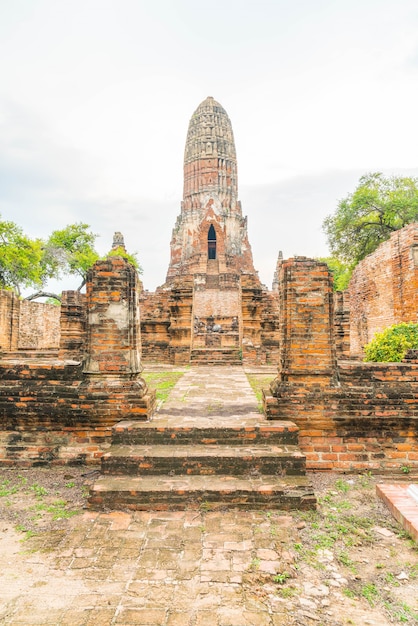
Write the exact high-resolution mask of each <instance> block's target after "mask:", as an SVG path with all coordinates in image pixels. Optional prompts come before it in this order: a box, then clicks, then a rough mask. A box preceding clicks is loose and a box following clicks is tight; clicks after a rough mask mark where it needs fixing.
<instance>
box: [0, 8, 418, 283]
mask: <svg viewBox="0 0 418 626" xmlns="http://www.w3.org/2000/svg"><path fill="white" fill-rule="evenodd" d="M0 59H1V62H0V213H1V216H2V218H3V219H7V220H13V221H14V222H16V223H17V224H18V225H19V226H21V227H22V228H23V230H24V232H25V233H26V234H27V235H29V236H31V237H45V238H46V237H48V235H49V234H50V233H51V232H52V231H53V230H56V229H61V228H64V227H65V226H66V225H68V224H71V223H74V222H80V221H82V222H85V223H87V224H89V225H90V227H91V229H92V231H93V232H94V233H97V234H98V235H99V237H98V240H97V248H98V250H99V252H100V253H101V254H104V253H106V252H107V251H108V250H109V249H110V247H111V244H112V238H113V233H114V232H115V231H121V232H122V233H123V234H124V236H125V244H126V247H127V249H128V251H129V252H137V253H138V256H139V259H140V262H141V265H142V267H143V270H144V273H143V276H142V280H143V283H144V287H145V288H146V289H149V290H150V291H152V290H154V289H155V288H156V287H157V286H158V285H161V284H163V283H164V281H165V276H166V272H167V268H168V263H169V257H170V239H171V232H172V229H173V227H174V224H175V221H176V217H177V215H178V214H179V212H180V202H181V199H182V189H183V152H184V145H185V141H186V134H187V127H188V123H189V120H190V118H191V116H192V114H193V112H194V111H195V109H196V108H197V106H198V105H199V104H200V102H202V101H203V100H204V99H205V98H206V97H207V96H212V97H214V98H215V100H217V101H218V102H220V103H221V104H222V106H223V107H224V108H225V110H226V111H227V113H228V115H229V117H230V119H231V122H232V128H233V131H234V136H235V143H236V149H237V160H238V185H239V198H240V200H241V202H242V210H243V214H244V215H247V216H248V233H249V239H250V243H251V246H252V249H253V257H254V265H255V267H256V269H257V270H258V271H259V275H260V278H261V280H262V282H263V283H264V284H266V285H267V286H268V287H271V282H272V278H273V272H274V269H275V264H276V259H277V256H278V252H279V250H281V251H282V252H283V255H284V257H285V258H288V257H291V256H294V255H303V256H310V257H318V256H326V255H328V253H329V251H328V248H327V242H326V238H325V235H324V233H323V231H322V222H323V220H324V218H325V217H326V216H327V215H329V214H331V213H332V212H333V211H335V209H336V207H337V204H338V201H339V200H341V199H342V198H344V197H346V196H347V195H348V194H349V193H350V192H352V191H354V189H355V187H356V185H357V184H358V181H359V178H360V177H361V176H362V175H363V174H365V173H367V172H376V171H382V172H384V173H385V174H388V175H391V174H400V175H413V176H418V161H417V156H418V152H417V146H418V123H417V118H418V113H417V112H418V2H417V0H254V1H250V0H211V1H210V2H203V1H201V0H13V1H11V0H0ZM75 286H76V285H74V284H72V282H71V280H68V279H66V280H65V281H63V282H62V283H61V285H60V287H61V288H62V289H71V288H74V287H75Z"/></svg>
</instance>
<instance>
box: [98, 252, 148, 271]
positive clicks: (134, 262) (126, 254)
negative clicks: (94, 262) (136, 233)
mask: <svg viewBox="0 0 418 626" xmlns="http://www.w3.org/2000/svg"><path fill="white" fill-rule="evenodd" d="M106 256H107V257H108V256H121V257H122V258H123V259H125V260H126V261H128V262H129V263H131V264H132V265H133V266H134V268H135V269H136V271H137V272H138V274H142V272H143V269H142V267H141V264H140V263H139V260H138V253H137V252H133V253H132V254H131V253H129V252H126V250H125V248H124V247H123V246H119V247H118V248H112V249H111V250H110V252H108V253H107V254H106Z"/></svg>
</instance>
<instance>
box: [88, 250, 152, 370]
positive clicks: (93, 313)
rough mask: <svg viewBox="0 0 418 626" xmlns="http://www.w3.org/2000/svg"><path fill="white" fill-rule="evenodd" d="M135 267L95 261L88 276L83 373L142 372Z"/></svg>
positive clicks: (115, 261) (122, 261) (122, 262)
mask: <svg viewBox="0 0 418 626" xmlns="http://www.w3.org/2000/svg"><path fill="white" fill-rule="evenodd" d="M138 286H139V281H138V278H137V274H136V271H135V268H134V267H133V266H132V265H131V264H130V263H128V262H127V261H125V259H123V258H122V257H117V256H114V257H112V256H110V257H108V258H107V259H105V260H104V261H97V262H96V263H95V265H94V266H93V268H92V269H91V270H90V272H89V274H88V277H87V346H86V347H87V358H86V360H85V363H84V367H83V371H84V373H86V374H103V375H122V376H123V375H128V376H130V375H135V374H139V373H140V372H141V371H142V367H141V360H140V330H139V307H138Z"/></svg>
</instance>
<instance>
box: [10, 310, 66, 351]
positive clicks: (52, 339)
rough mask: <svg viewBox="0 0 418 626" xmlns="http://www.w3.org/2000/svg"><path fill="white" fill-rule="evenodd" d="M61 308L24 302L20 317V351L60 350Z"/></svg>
mask: <svg viewBox="0 0 418 626" xmlns="http://www.w3.org/2000/svg"><path fill="white" fill-rule="evenodd" d="M59 341H60V307H59V306H55V305H53V304H45V303H42V302H32V301H28V300H22V301H21V302H20V316H19V341H18V349H19V350H48V349H50V350H51V349H58V347H59Z"/></svg>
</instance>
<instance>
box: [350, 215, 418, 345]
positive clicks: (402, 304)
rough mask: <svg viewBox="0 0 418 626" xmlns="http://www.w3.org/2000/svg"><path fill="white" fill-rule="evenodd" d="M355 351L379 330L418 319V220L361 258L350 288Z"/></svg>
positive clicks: (352, 341) (352, 333) (351, 323)
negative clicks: (417, 222)
mask: <svg viewBox="0 0 418 626" xmlns="http://www.w3.org/2000/svg"><path fill="white" fill-rule="evenodd" d="M348 291H349V294H350V309H351V321H350V330H351V354H352V355H355V356H357V355H358V356H361V355H362V354H363V346H364V345H365V344H366V343H368V342H369V341H371V340H372V339H373V337H374V335H375V333H376V332H379V331H381V330H383V329H384V328H386V327H387V326H391V325H392V324H398V323H399V322H416V321H417V320H418V224H416V223H415V224H409V226H406V227H405V228H403V229H402V230H399V231H396V232H395V233H393V234H392V236H391V237H390V239H389V240H388V241H385V242H384V243H382V244H381V245H380V246H379V247H378V248H377V250H376V251H375V252H374V253H373V254H370V255H369V256H367V257H366V258H365V259H363V261H361V262H360V263H359V264H358V265H357V267H356V268H355V270H354V272H353V276H352V278H351V281H350V285H349V288H348Z"/></svg>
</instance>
